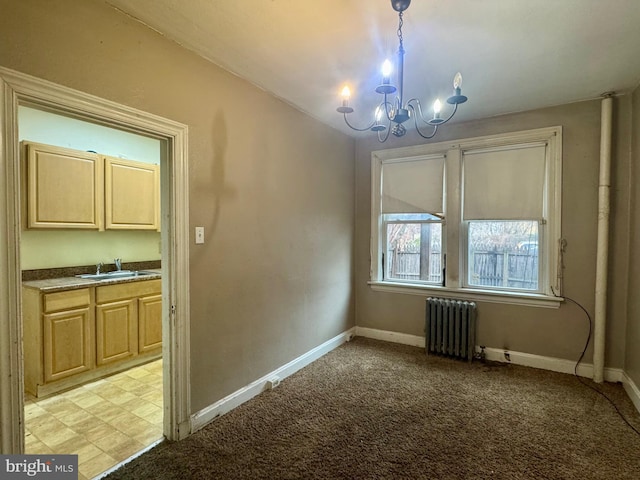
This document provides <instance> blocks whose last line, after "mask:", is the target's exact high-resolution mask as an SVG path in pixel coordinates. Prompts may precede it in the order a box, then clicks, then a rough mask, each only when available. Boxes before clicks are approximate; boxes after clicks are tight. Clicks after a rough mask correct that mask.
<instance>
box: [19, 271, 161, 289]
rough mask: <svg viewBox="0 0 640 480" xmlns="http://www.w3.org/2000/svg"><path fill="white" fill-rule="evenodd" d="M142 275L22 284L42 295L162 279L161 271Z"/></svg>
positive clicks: (64, 279) (66, 279)
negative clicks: (38, 291) (42, 293)
mask: <svg viewBox="0 0 640 480" xmlns="http://www.w3.org/2000/svg"><path fill="white" fill-rule="evenodd" d="M144 272H145V274H144V275H139V276H136V277H125V278H106V279H101V280H92V279H89V278H79V277H62V278H50V279H47V280H30V281H26V282H22V286H23V287H27V288H33V289H36V290H40V291H41V292H44V293H50V292H58V291H61V290H75V289H78V288H87V287H97V286H102V285H113V284H116V283H129V282H142V281H145V280H157V279H159V278H162V270H161V269H159V268H158V269H149V270H144Z"/></svg>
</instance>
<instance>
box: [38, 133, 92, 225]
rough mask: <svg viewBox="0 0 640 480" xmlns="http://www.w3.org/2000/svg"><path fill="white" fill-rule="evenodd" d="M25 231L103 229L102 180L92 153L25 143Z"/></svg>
mask: <svg viewBox="0 0 640 480" xmlns="http://www.w3.org/2000/svg"><path fill="white" fill-rule="evenodd" d="M26 168H27V197H28V198H27V205H28V207H27V226H28V228H87V229H94V230H100V229H102V226H103V217H104V214H103V205H104V201H103V200H102V198H103V197H104V180H103V178H104V177H103V168H102V161H101V159H100V157H99V156H98V155H97V154H95V153H90V152H81V151H78V150H71V149H69V148H61V147H54V146H51V145H42V144H38V143H27V144H26Z"/></svg>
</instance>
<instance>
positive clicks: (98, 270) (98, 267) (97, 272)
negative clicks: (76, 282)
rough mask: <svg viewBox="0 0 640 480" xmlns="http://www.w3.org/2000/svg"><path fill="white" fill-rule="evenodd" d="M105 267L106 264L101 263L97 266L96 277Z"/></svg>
mask: <svg viewBox="0 0 640 480" xmlns="http://www.w3.org/2000/svg"><path fill="white" fill-rule="evenodd" d="M102 267H104V263H102V262H100V263H99V264H97V265H96V275H100V269H101V268H102Z"/></svg>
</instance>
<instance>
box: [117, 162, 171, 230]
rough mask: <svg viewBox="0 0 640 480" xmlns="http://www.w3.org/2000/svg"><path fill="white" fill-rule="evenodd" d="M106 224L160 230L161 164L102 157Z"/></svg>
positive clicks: (123, 227) (126, 227)
mask: <svg viewBox="0 0 640 480" xmlns="http://www.w3.org/2000/svg"><path fill="white" fill-rule="evenodd" d="M104 169H105V177H104V178H105V228H107V229H127V230H159V228H160V208H159V205H160V198H159V195H160V185H159V177H160V168H159V167H158V165H152V164H149V163H142V162H133V161H131V160H123V159H121V158H113V157H107V156H105V157H104Z"/></svg>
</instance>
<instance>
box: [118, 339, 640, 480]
mask: <svg viewBox="0 0 640 480" xmlns="http://www.w3.org/2000/svg"><path fill="white" fill-rule="evenodd" d="M598 388H599V389H600V390H602V391H603V392H604V393H606V394H607V395H608V396H609V397H610V398H611V399H612V400H613V401H614V402H615V403H616V405H617V406H618V408H619V409H620V411H621V412H622V413H623V414H624V415H625V416H626V417H627V419H628V420H629V422H630V423H632V424H633V425H634V426H635V427H636V428H637V429H640V415H639V414H638V412H637V411H636V410H635V409H634V406H633V404H632V403H631V401H630V400H629V398H628V397H627V395H626V393H625V392H624V390H623V388H622V386H621V385H619V384H610V383H605V384H603V385H598ZM106 478H107V479H108V480H129V479H131V480H133V479H135V480H141V479H160V480H164V479H166V480H168V479H305V480H311V479H558V480H560V479H562V480H571V479H576V480H578V479H579V480H589V479H598V480H600V479H612V480H613V479H629V480H631V479H633V480H638V479H640V436H638V435H637V434H636V433H635V432H634V431H633V430H632V429H631V428H629V427H628V426H627V425H626V424H625V423H624V421H623V420H622V419H621V418H620V417H619V416H618V415H617V414H616V412H615V410H614V408H613V407H612V406H611V405H610V404H609V403H608V402H607V401H606V400H605V399H604V398H603V397H602V396H600V395H598V394H597V393H596V392H594V391H592V390H590V389H589V388H587V387H585V386H584V385H582V384H581V383H580V382H579V381H578V379H577V378H575V377H574V376H572V375H566V374H560V373H555V372H548V371H544V370H538V369H533V368H527V367H519V366H516V365H504V364H487V363H481V362H475V361H474V362H473V363H472V364H468V363H466V362H461V361H457V360H452V359H448V358H441V357H435V356H426V355H425V353H424V350H423V349H419V348H415V347H410V346H406V345H398V344H391V343H387V342H381V341H376V340H371V339H365V338H361V337H357V338H355V339H354V340H353V341H351V342H349V343H347V344H344V345H342V346H340V347H338V348H337V349H335V350H333V351H332V352H330V353H328V354H327V355H325V356H324V357H322V358H320V359H318V360H317V361H315V362H314V363H313V364H311V365H309V366H307V367H305V368H304V369H302V370H300V371H298V372H297V373H295V374H294V375H292V376H290V377H288V378H286V379H284V380H283V381H282V382H281V383H280V385H279V386H278V387H276V388H274V389H273V390H268V391H265V392H263V393H262V394H260V395H258V396H257V397H255V398H254V399H252V400H250V401H249V402H246V403H245V404H243V405H241V406H240V407H238V408H236V409H235V410H233V411H232V412H230V413H228V414H226V415H224V416H222V417H220V418H218V419H216V420H215V421H214V422H212V423H211V424H209V425H207V426H206V427H205V428H203V429H202V430H200V431H198V432H197V433H195V434H193V435H192V436H190V437H188V438H187V439H185V440H182V441H179V442H168V441H166V442H163V443H162V444H160V445H158V446H157V447H155V448H154V449H152V450H150V451H149V452H147V453H145V454H143V455H141V456H140V457H138V458H136V459H134V460H133V461H131V462H130V463H128V464H126V465H124V466H123V467H122V468H120V469H119V470H117V471H115V472H113V473H112V474H110V475H109V476H107V477H106Z"/></svg>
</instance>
